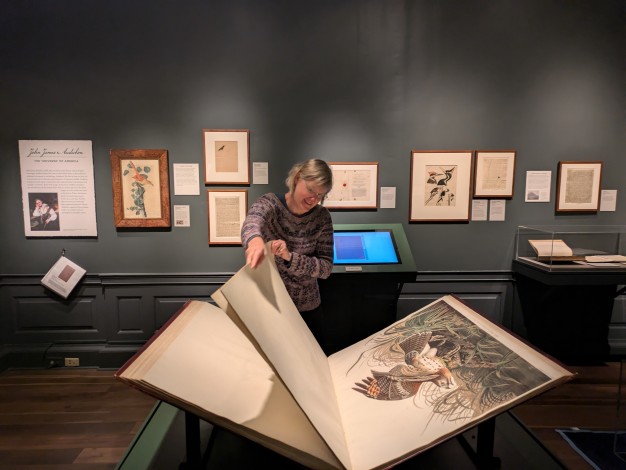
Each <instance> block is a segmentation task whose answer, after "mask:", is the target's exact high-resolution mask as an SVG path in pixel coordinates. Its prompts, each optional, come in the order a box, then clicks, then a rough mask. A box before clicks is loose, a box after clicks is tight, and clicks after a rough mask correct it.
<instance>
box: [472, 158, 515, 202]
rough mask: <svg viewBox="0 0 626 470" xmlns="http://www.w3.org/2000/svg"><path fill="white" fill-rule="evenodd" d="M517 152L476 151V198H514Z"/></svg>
mask: <svg viewBox="0 0 626 470" xmlns="http://www.w3.org/2000/svg"><path fill="white" fill-rule="evenodd" d="M514 179H515V150H476V155H475V157H474V197H476V198H479V197H494V198H512V197H513V184H514Z"/></svg>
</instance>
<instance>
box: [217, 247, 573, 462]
mask: <svg viewBox="0 0 626 470" xmlns="http://www.w3.org/2000/svg"><path fill="white" fill-rule="evenodd" d="M242 293H245V295H242ZM217 294H218V295H216V296H214V300H215V301H216V302H217V303H218V305H220V307H222V308H224V304H225V302H227V303H228V305H227V306H228V308H229V309H232V311H231V315H232V314H236V315H237V317H238V318H239V319H240V321H241V322H242V323H243V324H244V325H245V327H246V328H247V330H248V331H249V333H250V335H251V337H252V338H253V341H254V342H255V343H256V344H257V346H258V348H259V349H260V350H261V352H262V354H263V355H265V356H266V357H267V360H268V362H269V363H271V364H272V366H273V367H274V369H275V370H276V371H277V374H278V375H279V376H280V378H281V380H282V381H283V382H284V383H285V385H286V387H287V388H288V389H289V391H290V392H291V394H292V395H293V397H294V398H295V400H296V401H297V402H298V405H299V406H300V407H301V408H302V410H303V411H304V413H305V414H306V415H307V417H308V418H309V420H310V421H311V423H312V424H313V426H314V427H315V428H316V429H317V431H318V432H319V434H320V435H321V436H322V438H323V439H324V440H325V441H326V443H327V444H328V446H329V447H330V449H332V451H333V452H334V453H335V455H336V457H337V458H338V459H339V461H340V462H341V464H342V465H343V466H344V467H345V468H349V469H372V468H385V467H388V466H390V465H393V464H395V463H397V462H400V461H402V460H405V459H406V458H408V457H410V456H411V455H414V454H417V453H420V452H422V451H424V450H426V449H428V448H430V447H433V446H434V445H436V444H437V443H439V442H441V441H443V440H445V439H447V438H449V437H452V436H454V435H456V434H459V433H461V432H463V431H465V430H467V429H469V428H471V427H474V426H476V425H477V424H479V423H480V422H482V421H484V420H486V419H488V418H489V417H492V416H496V415H497V414H499V413H501V412H503V411H505V410H507V409H508V408H511V407H512V406H514V405H516V404H519V403H521V402H522V401H524V400H526V399H528V398H530V397H532V396H535V395H537V394H539V393H541V392H543V391H545V390H547V389H549V388H552V387H554V386H555V385H557V384H558V383H561V382H563V381H566V380H569V379H570V378H571V377H572V374H571V373H570V372H569V371H567V370H566V369H564V368H562V367H561V366H560V365H559V364H558V363H556V362H554V361H552V360H551V359H549V358H548V357H546V356H544V355H543V354H542V353H541V352H539V351H537V350H536V349H534V348H533V347H531V346H529V345H527V344H526V343H525V342H523V341H521V340H519V339H517V338H516V337H515V336H514V335H512V334H511V333H509V332H508V331H506V330H505V329H504V328H502V327H500V326H498V325H496V324H495V323H493V322H491V321H489V320H487V319H485V318H484V317H483V316H481V315H480V314H478V313H476V312H475V311H474V310H472V309H471V308H469V307H468V306H467V305H465V304H464V303H463V302H462V301H460V300H459V299H457V298H456V297H455V296H453V295H446V296H444V297H442V298H440V299H439V300H436V301H435V302H432V303H431V304H429V305H427V306H425V307H423V308H422V309H420V310H418V311H416V312H414V313H413V314H410V315H408V316H407V317H405V318H403V319H401V320H399V321H397V322H395V323H394V324H392V325H389V327H388V328H386V329H384V330H382V331H380V332H378V333H376V334H374V335H372V336H370V337H368V338H365V339H363V340H362V341H359V342H357V343H355V344H353V345H351V346H349V347H347V348H345V349H343V350H342V351H339V352H337V353H335V354H333V355H331V356H329V357H326V356H325V355H324V353H323V352H322V350H321V348H320V347H319V345H318V344H317V342H316V341H315V339H314V338H313V336H312V335H311V333H310V331H309V330H308V329H307V328H306V325H305V323H304V321H303V320H302V318H301V316H300V314H299V313H298V311H297V309H296V308H295V306H294V305H293V303H292V302H291V300H290V298H289V295H288V294H287V292H286V290H285V288H284V284H283V283H282V281H281V279H280V275H279V274H278V271H277V269H276V266H275V265H274V262H273V259H272V257H271V256H270V257H269V258H266V260H265V261H264V262H263V263H262V264H261V265H260V266H259V267H258V268H256V269H254V270H252V269H250V268H249V267H248V266H246V267H244V268H242V269H241V270H240V271H239V272H238V273H237V274H235V276H233V277H232V278H231V279H230V280H229V281H228V282H227V283H226V284H224V285H223V286H222V288H221V289H219V290H218V292H217Z"/></svg>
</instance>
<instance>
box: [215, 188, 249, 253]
mask: <svg viewBox="0 0 626 470" xmlns="http://www.w3.org/2000/svg"><path fill="white" fill-rule="evenodd" d="M207 202H208V205H209V245H241V226H242V225H243V221H244V219H245V218H246V214H247V211H248V191H247V190H245V189H241V190H240V189H223V190H212V189H208V190H207Z"/></svg>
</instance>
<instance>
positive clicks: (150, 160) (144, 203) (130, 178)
mask: <svg viewBox="0 0 626 470" xmlns="http://www.w3.org/2000/svg"><path fill="white" fill-rule="evenodd" d="M110 157H111V176H112V181H113V218H114V222H115V227H117V228H157V227H171V211H170V189H169V188H170V185H169V168H168V155H167V150H164V149H159V150H145V149H132V150H111V151H110Z"/></svg>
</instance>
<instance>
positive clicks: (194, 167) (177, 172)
mask: <svg viewBox="0 0 626 470" xmlns="http://www.w3.org/2000/svg"><path fill="white" fill-rule="evenodd" d="M173 168H174V195H176V196H199V195H200V165H198V164H197V163H174V167H173Z"/></svg>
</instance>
